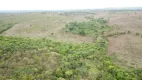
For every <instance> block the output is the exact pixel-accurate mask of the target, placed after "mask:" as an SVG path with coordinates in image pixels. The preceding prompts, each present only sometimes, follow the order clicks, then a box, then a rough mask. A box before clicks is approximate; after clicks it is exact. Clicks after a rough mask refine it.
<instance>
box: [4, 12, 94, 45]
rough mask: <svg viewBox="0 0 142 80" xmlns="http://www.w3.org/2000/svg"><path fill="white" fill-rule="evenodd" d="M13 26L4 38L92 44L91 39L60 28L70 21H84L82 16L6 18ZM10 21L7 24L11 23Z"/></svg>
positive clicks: (53, 15) (5, 33)
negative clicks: (36, 38)
mask: <svg viewBox="0 0 142 80" xmlns="http://www.w3.org/2000/svg"><path fill="white" fill-rule="evenodd" d="M9 19H11V21H13V22H14V23H15V25H14V26H13V27H12V28H11V29H9V30H8V31H6V32H4V33H3V35H6V36H24V37H42V38H43V37H44V38H48V39H53V40H59V41H70V42H77V43H78V42H79V43H80V42H92V38H91V37H89V36H88V37H82V36H79V35H74V34H71V33H64V31H63V30H62V28H64V27H65V24H66V23H68V22H71V21H85V20H87V19H85V18H84V16H65V15H60V14H57V13H54V14H53V13H44V14H42V13H26V14H18V15H15V16H12V18H10V17H7V18H6V21H7V20H9ZM11 21H10V20H9V21H8V22H11Z"/></svg>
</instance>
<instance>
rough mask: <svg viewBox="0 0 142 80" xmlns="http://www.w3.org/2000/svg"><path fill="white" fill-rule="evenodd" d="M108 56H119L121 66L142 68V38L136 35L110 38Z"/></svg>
mask: <svg viewBox="0 0 142 80" xmlns="http://www.w3.org/2000/svg"><path fill="white" fill-rule="evenodd" d="M108 39H109V47H108V54H109V55H110V56H112V57H114V56H117V59H118V60H119V61H120V63H119V64H123V65H125V66H129V67H134V68H142V38H141V37H139V36H134V35H128V34H126V35H121V36H117V37H110V38H108Z"/></svg>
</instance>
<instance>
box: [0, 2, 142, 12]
mask: <svg viewBox="0 0 142 80" xmlns="http://www.w3.org/2000/svg"><path fill="white" fill-rule="evenodd" d="M121 7H142V0H0V10H71V9H98V8H121Z"/></svg>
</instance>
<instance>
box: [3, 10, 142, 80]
mask: <svg viewBox="0 0 142 80" xmlns="http://www.w3.org/2000/svg"><path fill="white" fill-rule="evenodd" d="M126 13H127V12H116V13H111V12H102V11H98V12H93V11H91V12H42V13H40V12H37V13H21V14H17V13H16V14H1V15H0V17H1V18H0V22H1V24H5V26H7V25H6V24H10V23H11V24H13V25H14V26H11V27H10V28H9V27H8V26H7V27H8V28H7V29H6V31H3V32H2V34H1V36H0V79H1V80H7V79H11V80H34V79H35V80H141V79H142V69H141V54H140V53H141V52H142V51H141V45H142V44H141V39H142V38H141V32H139V30H137V28H134V29H135V31H133V30H131V29H133V27H130V28H128V27H127V26H126V25H125V28H123V27H124V26H123V25H121V26H120V24H119V23H120V22H119V21H117V20H119V19H121V18H123V20H125V17H124V16H123V15H125V14H126ZM130 13H131V14H130ZM140 13H141V12H138V14H139V16H140ZM138 14H134V15H133V11H132V12H129V15H128V16H129V17H132V16H133V17H134V18H135V17H136V16H138ZM130 15H132V16H130ZM3 16H4V17H3ZM116 16H119V17H116ZM120 16H121V17H120ZM122 16H123V17H122ZM125 16H126V15H125ZM126 17H127V16H126ZM115 20H116V22H115ZM126 20H127V19H126ZM113 21H114V22H113ZM120 21H121V20H120ZM125 23H126V22H125ZM122 26H123V27H122ZM0 28H1V27H0ZM1 29H3V28H1ZM136 30H137V31H136ZM132 38H133V39H132ZM126 44H127V45H126ZM126 53H127V54H126ZM124 54H125V55H124Z"/></svg>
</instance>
